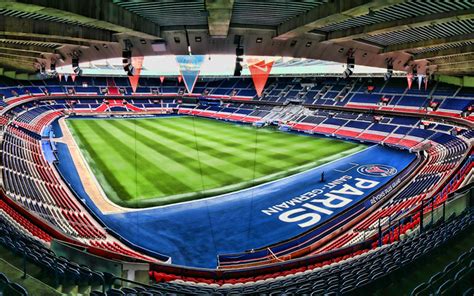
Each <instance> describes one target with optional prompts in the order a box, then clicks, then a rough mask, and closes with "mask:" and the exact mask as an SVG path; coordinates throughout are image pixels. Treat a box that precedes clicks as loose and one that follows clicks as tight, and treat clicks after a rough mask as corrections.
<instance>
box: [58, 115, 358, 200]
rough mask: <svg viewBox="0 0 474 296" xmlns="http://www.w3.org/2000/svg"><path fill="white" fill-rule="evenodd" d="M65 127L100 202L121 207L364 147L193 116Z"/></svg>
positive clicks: (184, 196) (246, 181)
mask: <svg viewBox="0 0 474 296" xmlns="http://www.w3.org/2000/svg"><path fill="white" fill-rule="evenodd" d="M66 122H67V124H68V127H69V129H70V130H71V132H72V134H73V136H74V139H75V140H76V142H77V144H78V146H79V147H80V149H81V151H82V154H83V156H84V158H85V159H86V161H87V163H88V165H89V167H90V168H91V170H92V172H93V173H94V175H95V177H96V179H97V180H98V182H99V184H100V185H101V187H102V189H103V190H104V192H105V193H106V195H107V197H108V198H109V199H110V200H112V201H113V202H115V203H116V204H118V205H122V206H126V207H147V206H154V205H164V204H171V203H176V202H182V201H188V200H193V199H198V198H203V197H208V196H213V195H217V194H223V193H227V192H231V191H236V190H240V189H244V188H247V187H250V186H254V185H257V184H261V183H264V182H268V181H272V180H276V179H279V178H282V177H285V176H289V175H291V174H295V173H298V172H301V171H305V170H308V169H310V168H313V167H315V166H318V165H321V164H323V163H326V162H329V161H332V160H335V159H338V158H340V157H343V156H345V155H348V154H353V153H355V152H357V151H360V150H363V149H365V147H366V146H364V145H359V144H355V143H351V142H346V141H339V140H334V139H330V138H318V137H310V136H304V135H297V134H291V133H284V132H280V131H277V130H275V129H272V128H255V127H252V126H249V125H239V124H233V123H227V122H221V121H217V120H212V119H205V118H198V117H158V118H137V119H78V118H74V119H68V120H67V121H66Z"/></svg>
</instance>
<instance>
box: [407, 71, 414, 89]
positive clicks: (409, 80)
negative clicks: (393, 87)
mask: <svg viewBox="0 0 474 296" xmlns="http://www.w3.org/2000/svg"><path fill="white" fill-rule="evenodd" d="M407 82H408V89H411V84H412V82H413V74H412V73H408V74H407Z"/></svg>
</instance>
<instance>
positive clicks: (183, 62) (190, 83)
mask: <svg viewBox="0 0 474 296" xmlns="http://www.w3.org/2000/svg"><path fill="white" fill-rule="evenodd" d="M176 62H178V65H179V72H180V73H181V77H182V78H183V81H184V85H185V86H186V89H187V90H188V93H192V92H193V88H194V85H195V84H196V81H197V78H198V76H199V73H200V72H201V65H202V62H204V56H203V55H181V56H176ZM178 81H179V77H178ZM179 82H181V81H179Z"/></svg>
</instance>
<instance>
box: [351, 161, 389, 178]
mask: <svg viewBox="0 0 474 296" xmlns="http://www.w3.org/2000/svg"><path fill="white" fill-rule="evenodd" d="M357 171H358V172H359V173H360V174H362V175H364V176H370V177H390V176H393V175H395V174H396V173H397V169H396V168H394V167H392V166H389V165H384V164H366V165H361V166H360V167H358V168H357Z"/></svg>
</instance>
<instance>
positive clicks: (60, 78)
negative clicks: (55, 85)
mask: <svg viewBox="0 0 474 296" xmlns="http://www.w3.org/2000/svg"><path fill="white" fill-rule="evenodd" d="M58 78H59V81H61V80H62V78H63V74H60V73H58Z"/></svg>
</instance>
